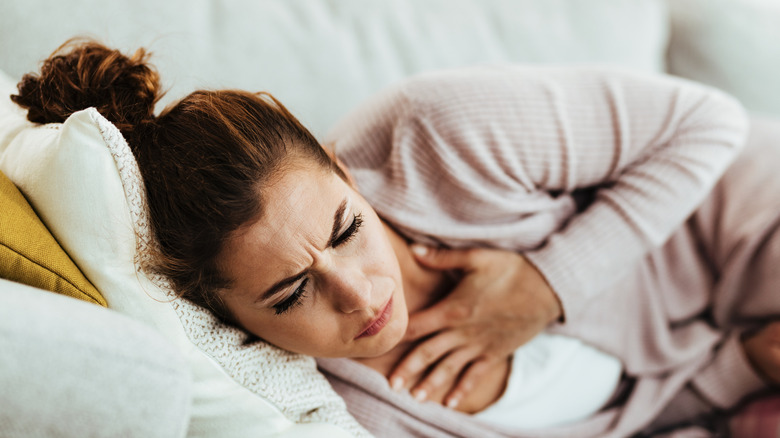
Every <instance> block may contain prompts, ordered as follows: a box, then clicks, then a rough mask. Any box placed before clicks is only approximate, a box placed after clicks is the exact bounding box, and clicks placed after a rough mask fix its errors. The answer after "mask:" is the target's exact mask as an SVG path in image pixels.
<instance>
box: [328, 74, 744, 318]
mask: <svg viewBox="0 0 780 438" xmlns="http://www.w3.org/2000/svg"><path fill="white" fill-rule="evenodd" d="M746 132H747V122H746V117H745V114H744V112H743V110H742V108H741V107H740V105H739V104H738V103H736V101H734V100H733V99H732V98H730V97H728V96H726V95H725V94H723V93H720V92H718V91H716V90H713V89H710V88H707V87H704V86H701V85H697V84H694V83H692V82H688V81H684V80H681V79H674V78H671V77H665V76H655V75H642V74H637V73H631V72H621V71H615V70H605V69H599V68H555V67H501V68H479V69H462V70H454V71H451V72H447V73H437V74H428V75H422V76H420V77H418V78H416V79H413V80H410V81H407V82H405V83H404V84H403V85H401V86H400V87H396V88H394V89H393V90H391V91H388V92H386V93H384V94H383V95H382V96H381V97H380V98H378V99H375V100H374V101H373V102H372V103H370V104H368V105H367V106H364V107H363V108H362V109H360V110H359V111H358V112H357V113H356V114H355V115H354V116H353V117H352V118H348V119H347V122H346V123H345V124H342V125H341V126H340V127H338V128H337V129H336V130H335V131H334V133H333V137H331V138H335V139H338V140H340V141H337V143H339V142H340V143H341V147H343V148H345V149H343V150H342V151H341V152H342V153H343V154H342V157H343V158H344V159H345V161H347V164H348V165H349V166H350V168H351V169H353V171H354V172H355V174H356V176H357V177H358V178H357V179H358V182H359V185H360V188H361V190H362V191H364V192H366V195H367V198H368V199H369V201H371V202H372V203H373V204H374V205H375V207H376V208H377V210H378V211H380V213H381V214H384V215H385V216H389V217H390V218H391V220H394V221H395V222H397V223H398V224H399V226H400V227H401V228H403V227H404V226H406V227H415V228H416V229H417V230H423V231H424V232H425V233H427V234H436V233H440V234H446V233H447V229H448V228H452V229H453V230H455V231H453V232H452V233H451V236H450V237H452V238H453V239H455V240H457V238H458V236H456V234H458V233H460V234H459V236H460V238H462V239H463V240H468V241H471V242H477V243H482V242H487V243H488V244H490V242H491V239H492V242H494V243H495V242H498V243H499V245H497V246H501V245H500V243H501V241H502V239H503V237H502V235H501V234H500V230H501V229H502V228H501V227H502V226H504V225H506V226H507V227H508V226H509V225H511V226H515V228H511V229H513V230H516V233H517V234H522V235H523V236H521V237H522V238H521V239H520V240H517V242H518V243H517V244H516V245H514V247H515V248H516V249H518V250H521V251H523V252H524V253H525V255H526V256H527V258H528V259H529V260H530V261H531V262H532V263H533V264H534V265H535V266H536V267H537V268H538V269H539V270H540V271H541V272H542V274H543V275H544V276H545V277H546V279H547V280H548V282H549V283H550V285H551V286H552V288H553V289H554V290H555V291H556V293H557V294H558V296H559V298H560V299H561V302H562V304H563V307H564V313H565V314H566V315H567V317H570V316H573V315H575V314H576V313H577V311H578V309H580V308H581V307H582V306H583V305H584V304H585V303H586V302H587V301H588V300H590V299H592V298H593V297H595V296H596V295H598V293H599V292H600V291H602V290H605V289H606V288H607V287H608V286H610V285H611V284H613V283H614V282H615V281H616V280H617V279H618V278H619V277H620V276H621V275H622V273H624V272H627V271H628V270H629V267H630V266H631V265H633V264H634V263H636V262H637V261H638V260H639V259H640V258H642V257H643V256H644V255H646V254H647V252H648V251H649V250H650V249H652V248H654V247H657V246H659V245H661V244H662V243H663V242H664V241H665V240H666V239H667V238H668V237H669V236H670V235H671V233H672V232H673V231H674V230H675V229H676V228H677V227H679V226H680V225H681V224H682V222H683V221H684V220H685V219H686V218H687V217H688V216H689V215H690V214H691V213H692V212H693V210H694V209H695V208H696V207H697V206H698V205H699V203H700V202H701V201H702V200H703V199H704V197H705V195H706V194H707V193H708V192H709V191H710V189H711V188H712V186H713V185H714V183H715V182H716V181H717V180H718V179H719V177H720V176H721V175H722V174H723V172H724V171H725V169H726V167H727V166H728V165H729V164H730V163H731V162H732V160H733V159H734V157H735V156H736V155H737V153H738V151H739V149H740V148H741V146H742V144H743V141H744V138H745V136H746ZM585 189H588V190H593V191H595V198H593V200H592V202H590V203H589V204H588V206H587V208H585V209H584V210H580V211H579V212H578V211H577V210H576V209H575V208H574V207H573V205H574V202H569V203H567V200H570V199H571V198H576V196H575V195H576V194H577V193H580V192H583V191H584V190H585ZM410 217H411V218H414V221H412V220H411V219H409V218H410ZM405 221H406V222H405ZM458 223H468V224H469V225H470V226H469V227H462V228H459V229H456V228H455V227H454V225H453V224H458ZM507 224H508V225H507ZM450 225H453V226H450ZM520 225H522V226H520ZM426 226H428V227H429V228H428V229H425V227H426ZM505 228H506V227H505ZM506 229H510V228H506ZM445 237H446V236H445ZM445 240H446V239H445ZM451 240H452V239H451Z"/></svg>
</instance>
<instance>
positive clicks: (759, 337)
mask: <svg viewBox="0 0 780 438" xmlns="http://www.w3.org/2000/svg"><path fill="white" fill-rule="evenodd" d="M742 347H743V348H744V349H745V354H746V355H747V357H748V359H749V360H750V363H751V364H752V365H753V368H754V369H755V370H756V371H757V372H758V373H759V374H760V375H761V376H762V377H764V379H766V380H767V381H769V382H770V383H774V384H780V321H777V322H772V323H770V324H767V325H766V326H765V327H764V328H762V329H761V330H760V331H758V332H757V333H755V334H753V335H751V336H749V337H747V338H745V339H744V340H743V341H742Z"/></svg>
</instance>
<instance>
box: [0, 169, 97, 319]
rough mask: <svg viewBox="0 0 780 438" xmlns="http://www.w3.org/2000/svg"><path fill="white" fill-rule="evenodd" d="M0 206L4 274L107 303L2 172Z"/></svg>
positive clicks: (1, 274) (0, 267)
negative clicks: (0, 213)
mask: <svg viewBox="0 0 780 438" xmlns="http://www.w3.org/2000/svg"><path fill="white" fill-rule="evenodd" d="M0 209H2V211H3V214H2V215H0V278H5V279H8V280H12V281H16V282H19V283H24V284H28V285H30V286H34V287H37V288H41V289H46V290H49V291H53V292H57V293H61V294H63V295H68V296H70V297H74V298H79V299H82V300H85V301H90V302H93V303H96V304H100V305H101V306H105V305H106V300H105V299H104V298H103V296H102V295H101V294H100V292H98V291H97V289H95V287H94V286H92V283H90V282H89V281H88V280H87V279H86V278H85V277H84V275H83V274H82V273H81V271H80V270H79V268H78V267H76V265H75V264H74V263H73V261H72V260H71V259H70V257H68V255H67V254H66V253H65V251H64V250H63V249H62V247H60V245H59V244H58V243H57V241H56V240H55V239H54V237H53V236H52V235H51V233H49V230H48V229H46V226H44V225H43V223H42V222H41V220H40V219H38V216H36V214H35V212H34V211H33V209H32V207H30V204H28V203H27V200H26V199H24V196H22V194H21V193H19V190H17V189H16V186H14V184H13V183H12V182H11V180H9V179H8V178H7V177H6V176H5V174H3V173H2V172H0Z"/></svg>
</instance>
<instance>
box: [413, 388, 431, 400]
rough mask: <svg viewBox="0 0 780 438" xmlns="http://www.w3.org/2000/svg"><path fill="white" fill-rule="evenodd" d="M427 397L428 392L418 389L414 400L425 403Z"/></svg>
mask: <svg viewBox="0 0 780 438" xmlns="http://www.w3.org/2000/svg"><path fill="white" fill-rule="evenodd" d="M426 397H428V392H427V391H426V390H424V389H418V390H417V391H415V392H414V399H415V400H417V401H418V402H424V401H425V398H426Z"/></svg>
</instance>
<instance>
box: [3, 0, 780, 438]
mask: <svg viewBox="0 0 780 438" xmlns="http://www.w3.org/2000/svg"><path fill="white" fill-rule="evenodd" d="M779 22H780V3H778V2H776V1H773V0H591V1H589V2H583V1H579V0H525V1H516V2H513V1H509V0H417V1H415V0H327V1H325V0H264V1H250V0H241V1H239V0H235V1H227V0H226V1H221V2H220V1H216V0H212V1H209V0H195V1H184V0H175V1H167V2H155V1H151V0H138V1H133V2H121V3H120V2H99V1H97V0H78V1H76V0H71V1H68V2H61V1H60V2H56V1H45V0H30V1H25V2H21V1H19V2H13V1H11V2H4V3H3V4H2V5H0V94H2V95H3V96H7V95H9V94H11V93H13V90H14V88H13V86H14V84H15V82H16V81H18V79H19V78H20V77H21V75H22V74H24V73H25V72H28V71H33V70H35V69H36V68H37V67H38V65H39V64H38V63H39V61H40V60H42V59H44V58H45V57H46V56H48V54H49V53H50V52H52V51H53V50H54V49H55V48H56V47H57V46H58V45H59V44H61V43H62V42H64V41H65V40H66V39H68V38H70V37H73V36H77V35H82V36H83V35H86V36H92V37H95V38H98V39H99V40H101V41H103V42H105V43H106V44H109V45H112V46H115V47H118V48H120V49H123V50H125V51H132V50H133V49H135V48H137V47H139V46H143V47H146V48H148V49H150V50H151V51H152V52H153V53H154V57H153V62H154V64H155V65H156V66H157V67H158V69H159V71H160V73H161V76H162V79H163V83H164V84H165V85H166V87H167V88H168V90H169V91H168V93H167V95H166V96H165V98H164V100H163V101H162V102H161V105H164V104H166V103H168V102H171V101H173V100H175V99H177V98H179V97H181V96H183V95H184V94H186V93H187V92H189V91H191V90H192V89H194V88H196V87H197V88H227V87H235V88H242V89H248V90H267V91H270V92H271V93H273V94H274V95H275V96H276V97H278V98H279V99H280V100H281V101H282V102H284V103H285V105H287V106H288V107H289V108H290V109H291V110H292V111H293V112H294V113H295V114H296V115H297V116H298V117H299V118H300V119H301V121H302V122H303V123H304V124H305V125H306V126H308V127H310V129H311V130H312V131H313V133H314V134H315V135H316V136H318V137H320V138H322V137H324V135H325V133H326V132H327V130H328V128H329V127H330V126H331V125H332V124H333V123H334V122H335V121H336V120H337V119H338V118H339V117H340V116H341V115H343V114H345V113H346V112H347V111H348V110H349V109H350V108H352V107H353V106H355V105H356V104H357V103H358V102H360V101H361V100H362V99H364V98H366V97H367V96H369V95H370V94H371V93H373V92H375V91H377V90H379V89H380V88H381V87H383V86H385V85H388V84H390V83H392V82H394V81H396V80H399V79H401V78H403V77H406V76H409V75H412V74H415V73H418V72H423V71H428V70H432V69H439V68H447V67H456V66H461V65H471V64H486V63H554V64H582V63H590V64H609V65H614V66H616V67H619V68H628V69H636V70H642V71H648V72H657V73H670V74H675V75H680V76H683V77H687V78H690V79H693V80H697V81H702V82H705V83H708V84H710V85H714V86H717V87H720V88H722V89H724V90H725V91H727V92H730V93H732V94H733V95H735V96H736V97H737V98H738V99H740V100H741V101H742V103H743V104H744V105H745V106H746V107H747V108H748V110H750V111H751V112H753V113H755V114H761V115H763V116H766V117H769V118H772V117H780V81H777V80H776V78H778V77H780V45H778V44H777V43H776V42H777V41H780V26H777V23H779ZM56 125H57V126H53V125H47V126H44V127H35V126H32V125H31V124H29V123H28V122H26V121H25V120H24V115H23V113H22V112H21V111H19V109H18V108H15V107H14V106H13V104H12V103H11V102H10V101H9V100H8V99H6V98H5V97H3V98H2V99H1V100H0V172H2V175H0V189H2V190H0V211H1V212H2V213H1V214H2V216H1V217H0V225H2V227H0V277H2V280H0V303H2V304H1V305H0V346H1V347H2V348H3V352H4V354H3V356H2V357H0V406H2V409H0V436H11V437H28V436H65V437H69V436H138V437H153V436H160V437H163V436H165V437H168V436H170V437H174V436H193V437H194V436H218V437H232V436H236V437H238V436H242V437H243V436H280V437H288V436H295V437H298V436H301V437H306V436H311V437H321V436H334V437H340V436H343V437H346V436H367V435H368V433H367V432H366V431H365V430H363V429H362V428H361V427H360V426H359V425H357V424H356V423H355V422H354V420H353V419H351V417H350V416H349V414H348V412H347V411H346V408H345V406H344V405H343V402H341V401H340V400H339V399H338V397H337V396H336V395H335V394H334V393H330V392H327V389H326V388H324V387H323V385H326V383H325V382H324V381H323V379H321V376H318V373H317V371H316V366H315V365H314V362H313V361H312V360H311V359H310V358H304V357H298V356H296V355H285V354H284V353H281V352H277V351H274V350H269V349H264V350H257V349H255V350H253V349H251V348H246V347H244V346H242V339H244V338H243V337H242V336H243V335H242V334H241V333H240V332H238V331H236V330H231V329H229V328H226V327H223V326H221V325H220V324H219V323H218V322H217V321H215V320H214V319H213V318H210V317H209V316H208V315H204V314H202V313H199V312H198V311H197V310H195V309H192V308H190V307H188V306H187V305H186V303H184V304H183V303H181V302H179V301H178V300H175V299H172V298H171V295H170V294H169V293H167V291H168V290H167V289H166V283H165V279H161V278H154V277H153V276H148V275H146V274H145V273H144V272H143V271H142V270H140V269H139V268H138V267H139V263H138V262H139V257H142V250H143V248H144V247H145V246H144V245H153V242H150V241H149V240H148V234H145V233H148V227H145V218H144V210H143V195H142V187H140V186H139V184H138V178H137V169H135V168H134V167H133V166H134V163H133V161H132V159H131V158H128V151H127V149H126V144H123V140H122V139H121V135H118V131H116V130H115V129H112V128H113V127H112V126H110V123H108V122H107V121H105V119H101V117H100V115H99V114H96V112H94V111H88V110H87V111H82V112H79V113H77V114H74V116H72V117H71V118H70V119H69V120H68V121H66V122H65V123H64V124H56ZM22 283H24V284H22ZM52 292H55V293H52ZM74 298H75V299H74ZM269 379H288V380H289V382H290V385H289V388H290V390H289V391H288V392H287V393H285V394H271V393H267V392H264V383H263V382H267V381H268V380H269ZM772 403H775V404H772ZM767 406H769V407H767ZM777 406H778V403H777V402H776V401H773V400H770V401H769V402H768V403H764V404H762V405H755V406H753V405H751V406H748V407H747V408H746V409H745V412H744V415H742V417H741V419H740V421H741V423H738V425H739V427H741V429H740V430H739V433H741V434H743V435H742V436H759V435H757V434H758V432H757V431H758V430H759V429H755V427H757V426H755V425H756V424H758V422H760V421H763V420H761V419H766V418H769V417H771V416H772V414H771V413H772V410H773V409H775V408H773V407H777ZM767 409H768V410H769V413H767V412H766V411H767ZM775 411H776V409H775ZM774 424H777V423H774ZM751 427H753V428H754V429H752V430H753V431H754V432H746V431H750V430H751V429H750V428H751ZM761 430H764V429H761ZM775 430H777V429H775Z"/></svg>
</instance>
